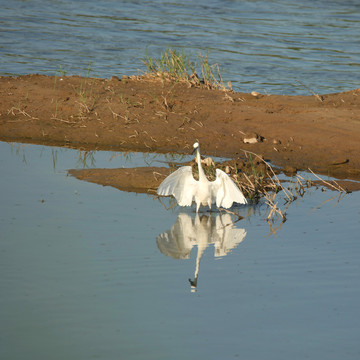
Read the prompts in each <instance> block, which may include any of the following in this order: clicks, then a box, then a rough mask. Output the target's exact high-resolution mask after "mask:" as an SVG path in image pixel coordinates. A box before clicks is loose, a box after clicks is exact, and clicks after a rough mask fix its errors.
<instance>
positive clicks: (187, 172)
mask: <svg viewBox="0 0 360 360" xmlns="http://www.w3.org/2000/svg"><path fill="white" fill-rule="evenodd" d="M196 186H197V181H196V180H195V179H194V178H193V175H192V168H191V166H182V167H181V168H179V169H177V170H176V171H174V172H173V173H172V174H170V175H169V176H168V177H167V178H165V180H164V181H163V182H162V183H161V184H160V186H159V187H158V189H157V194H158V195H163V196H169V195H172V196H174V198H175V199H176V200H177V202H178V204H179V205H180V206H191V204H192V202H193V197H194V195H195V191H196Z"/></svg>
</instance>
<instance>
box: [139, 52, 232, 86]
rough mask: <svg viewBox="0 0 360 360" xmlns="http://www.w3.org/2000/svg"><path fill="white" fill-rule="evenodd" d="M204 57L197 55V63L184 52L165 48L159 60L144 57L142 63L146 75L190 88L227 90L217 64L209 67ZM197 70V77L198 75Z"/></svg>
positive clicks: (206, 57)
mask: <svg viewBox="0 0 360 360" xmlns="http://www.w3.org/2000/svg"><path fill="white" fill-rule="evenodd" d="M208 55H209V54H208V53H206V55H201V54H199V55H198V57H197V62H193V61H191V60H190V58H189V56H187V55H186V54H185V52H184V50H181V51H179V50H177V49H171V48H167V49H166V51H165V52H162V53H161V54H160V57H159V58H153V57H151V56H148V55H146V56H145V58H143V63H144V64H145V65H146V68H147V71H148V74H150V75H151V76H154V77H160V78H163V79H167V80H171V81H176V82H187V83H188V84H189V85H190V86H205V87H207V88H209V89H221V90H227V89H226V86H225V85H224V84H223V81H222V78H221V75H220V69H219V66H218V64H214V65H210V63H209V60H208ZM198 70H199V74H201V75H200V77H199V75H198Z"/></svg>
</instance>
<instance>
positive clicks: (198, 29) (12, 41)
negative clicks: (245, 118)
mask: <svg viewBox="0 0 360 360" xmlns="http://www.w3.org/2000/svg"><path fill="white" fill-rule="evenodd" d="M0 33H1V36H0V64H1V65H0V74H2V75H8V74H26V73H34V72H37V73H44V74H48V75H54V74H55V73H58V72H59V71H66V72H67V74H76V75H81V74H82V75H85V74H86V73H87V71H88V69H89V63H91V65H90V69H91V74H92V75H94V76H98V77H110V76H112V75H123V74H126V75H131V74H137V73H138V72H139V69H140V70H142V71H144V70H145V66H144V65H143V64H142V61H141V59H142V58H143V57H144V56H145V54H148V55H151V56H158V55H159V54H160V52H161V51H164V50H165V49H166V47H167V46H170V47H176V48H179V49H184V50H185V51H186V52H187V53H188V54H190V55H192V56H193V59H194V60H195V58H196V54H198V53H199V52H202V53H203V54H205V53H206V51H209V53H210V55H209V56H210V61H212V62H213V63H219V64H220V66H221V69H222V75H223V78H224V80H225V81H226V82H227V81H229V80H230V81H232V83H233V86H234V88H235V89H236V90H239V91H251V90H257V91H260V92H267V93H278V94H310V93H309V91H308V90H307V89H306V88H305V87H304V86H302V85H300V84H299V83H298V82H297V80H299V81H301V82H302V83H303V84H304V85H305V86H307V87H309V88H310V89H312V90H313V91H315V92H319V93H329V92H337V91H344V90H350V89H354V88H358V87H359V80H360V78H359V64H360V36H359V35H360V4H359V1H356V0H354V1H351V0H345V1H322V0H319V1H309V0H305V1H284V0H272V1H261V0H259V1H250V0H247V1H241V0H237V1H236V0H233V1H230V0H227V1H226V0H225V1H220V0H211V1H208V0H206V1H204V0H201V1H195V2H194V1H192V2H190V1H182V2H179V1H175V0H172V1H162V0H156V1H118V0H109V1H94V0H90V1H86V2H84V1H67V0H58V1H40V0H21V1H20V0H14V1H2V3H1V14H0Z"/></svg>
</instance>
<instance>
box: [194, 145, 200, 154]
mask: <svg viewBox="0 0 360 360" xmlns="http://www.w3.org/2000/svg"><path fill="white" fill-rule="evenodd" d="M199 146H200V145H199V143H198V142H196V143H194V145H193V148H194V150H193V152H192V153H194V152H195V151H196V150H197V149H198V148H199Z"/></svg>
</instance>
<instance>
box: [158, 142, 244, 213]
mask: <svg viewBox="0 0 360 360" xmlns="http://www.w3.org/2000/svg"><path fill="white" fill-rule="evenodd" d="M193 146H194V151H193V152H196V161H197V164H198V168H199V180H198V181H197V180H195V179H194V177H193V174H192V168H191V166H182V167H181V168H179V169H177V170H176V171H174V172H173V173H172V174H170V175H169V176H168V177H167V178H165V180H164V181H163V182H162V183H161V184H160V186H159V187H158V190H157V194H158V195H162V196H171V195H172V196H174V198H175V199H176V200H177V202H178V204H179V205H180V206H191V204H192V202H193V201H195V202H196V212H198V211H199V208H200V205H204V206H206V205H207V206H209V208H210V209H211V205H212V204H214V203H216V206H217V207H223V208H225V209H227V208H229V207H231V206H232V204H233V203H234V202H236V203H239V204H246V203H247V201H246V199H245V196H244V195H243V193H242V192H241V191H240V189H239V188H238V187H237V186H236V185H235V183H234V182H233V181H232V180H231V179H230V177H229V176H228V175H227V174H226V173H224V172H223V171H222V170H220V169H216V179H215V180H214V181H209V180H208V179H207V177H206V175H205V172H204V169H203V168H202V166H201V158H200V146H199V143H197V142H196V143H195V144H194V145H193Z"/></svg>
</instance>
